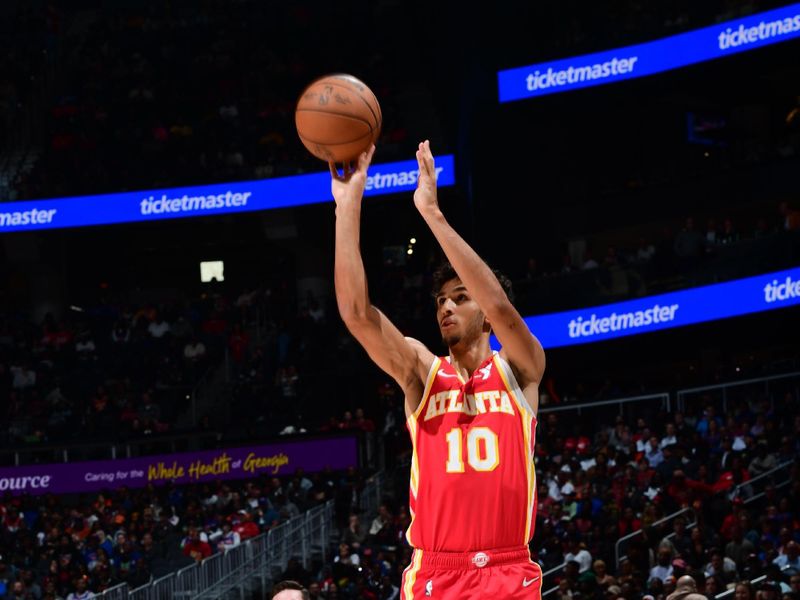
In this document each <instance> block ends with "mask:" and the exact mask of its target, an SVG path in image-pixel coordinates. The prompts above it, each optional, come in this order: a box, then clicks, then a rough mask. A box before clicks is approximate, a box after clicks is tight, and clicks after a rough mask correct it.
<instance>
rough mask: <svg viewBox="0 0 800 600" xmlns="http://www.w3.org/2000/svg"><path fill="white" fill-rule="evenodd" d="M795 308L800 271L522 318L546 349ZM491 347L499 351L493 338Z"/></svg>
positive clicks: (780, 272)
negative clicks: (778, 309) (777, 309)
mask: <svg viewBox="0 0 800 600" xmlns="http://www.w3.org/2000/svg"><path fill="white" fill-rule="evenodd" d="M797 304H800V267H798V268H794V269H789V270H788V271H779V272H777V273H767V274H765V275H758V276H756V277H748V278H746V279H737V280H735V281H729V282H727V283H717V284H714V285H706V286H702V287H696V288H691V289H688V290H682V291H680V292H671V293H669V294H661V295H658V296H648V297H647V298H640V299H638V300H629V301H626V302H618V303H616V304H607V305H605V306H595V307H592V308H583V309H580V310H571V311H566V312H560V313H551V314H547V315H539V316H531V317H525V323H526V324H527V325H528V328H529V329H530V330H531V331H532V332H533V334H534V335H535V336H536V337H537V338H539V341H540V342H541V343H542V346H544V347H545V348H557V347H559V346H572V345H575V344H587V343H590V342H600V341H604V340H610V339H614V338H619V337H623V336H627V335H637V334H640V333H649V332H651V331H658V330H661V329H670V328H672V327H683V326H685V325H693V324H695V323H703V322H706V321H715V320H718V319H727V318H729V317H738V316H740V315H746V314H750V313H756V312H762V311H766V310H773V309H776V308H784V307H787V306H794V305H797ZM492 347H493V348H495V349H498V348H499V343H498V341H497V339H496V338H494V337H492Z"/></svg>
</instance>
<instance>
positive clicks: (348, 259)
mask: <svg viewBox="0 0 800 600" xmlns="http://www.w3.org/2000/svg"><path fill="white" fill-rule="evenodd" d="M360 223H361V204H360V202H353V203H345V204H340V205H337V206H336V244H335V256H334V270H333V273H334V277H333V280H334V287H335V288H336V303H337V305H338V307H339V314H340V315H341V316H342V319H343V320H344V321H345V323H347V322H348V320H350V319H355V318H360V317H364V316H365V315H366V314H367V310H368V309H369V307H370V302H369V293H368V291H367V276H366V273H365V271H364V261H363V260H362V258H361V249H360V240H361V235H360V234H361V232H360Z"/></svg>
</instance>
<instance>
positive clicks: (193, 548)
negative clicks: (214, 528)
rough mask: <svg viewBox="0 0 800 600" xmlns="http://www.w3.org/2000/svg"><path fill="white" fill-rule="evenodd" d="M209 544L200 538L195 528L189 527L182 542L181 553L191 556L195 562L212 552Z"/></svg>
mask: <svg viewBox="0 0 800 600" xmlns="http://www.w3.org/2000/svg"><path fill="white" fill-rule="evenodd" d="M212 552H213V551H212V550H211V545H210V544H209V543H208V542H204V541H203V540H201V539H200V533H199V532H198V531H197V529H196V528H194V527H192V528H190V529H189V534H188V537H187V538H186V540H184V542H183V555H184V556H188V557H189V558H193V559H194V560H196V561H197V562H200V561H202V560H203V559H204V558H208V557H209V556H211V554H212Z"/></svg>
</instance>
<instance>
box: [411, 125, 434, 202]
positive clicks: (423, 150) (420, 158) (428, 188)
mask: <svg viewBox="0 0 800 600" xmlns="http://www.w3.org/2000/svg"><path fill="white" fill-rule="evenodd" d="M417 164H418V165H419V179H418V180H417V189H416V191H415V192H414V205H415V206H416V207H417V210H418V211H419V212H421V213H427V212H430V211H436V210H438V209H439V200H438V199H437V197H436V166H435V165H434V162H433V154H431V143H430V142H429V141H428V140H425V141H424V142H422V143H421V144H420V145H419V149H418V150H417Z"/></svg>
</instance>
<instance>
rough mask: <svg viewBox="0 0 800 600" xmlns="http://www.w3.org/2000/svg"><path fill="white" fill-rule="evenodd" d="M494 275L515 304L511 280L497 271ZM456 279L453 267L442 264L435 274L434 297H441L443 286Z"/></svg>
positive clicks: (495, 270)
mask: <svg viewBox="0 0 800 600" xmlns="http://www.w3.org/2000/svg"><path fill="white" fill-rule="evenodd" d="M492 273H494V276H495V277H497V281H499V282H500V285H501V286H503V291H504V292H505V293H506V296H508V299H509V301H510V302H511V303H512V304H513V302H514V290H513V289H512V288H511V280H510V279H509V278H508V277H506V276H505V275H503V274H502V273H501V272H500V271H498V270H497V269H492ZM456 277H458V273H456V270H455V269H454V268H453V265H451V264H450V263H449V262H447V261H445V262H443V263H442V264H440V265H439V266H438V267H437V268H436V270H435V271H434V272H433V286H432V288H433V289H432V292H433V297H434V298H436V296H438V295H439V292H441V291H442V286H443V285H444V284H445V283H447V282H448V281H450V280H451V279H455V278H456Z"/></svg>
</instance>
